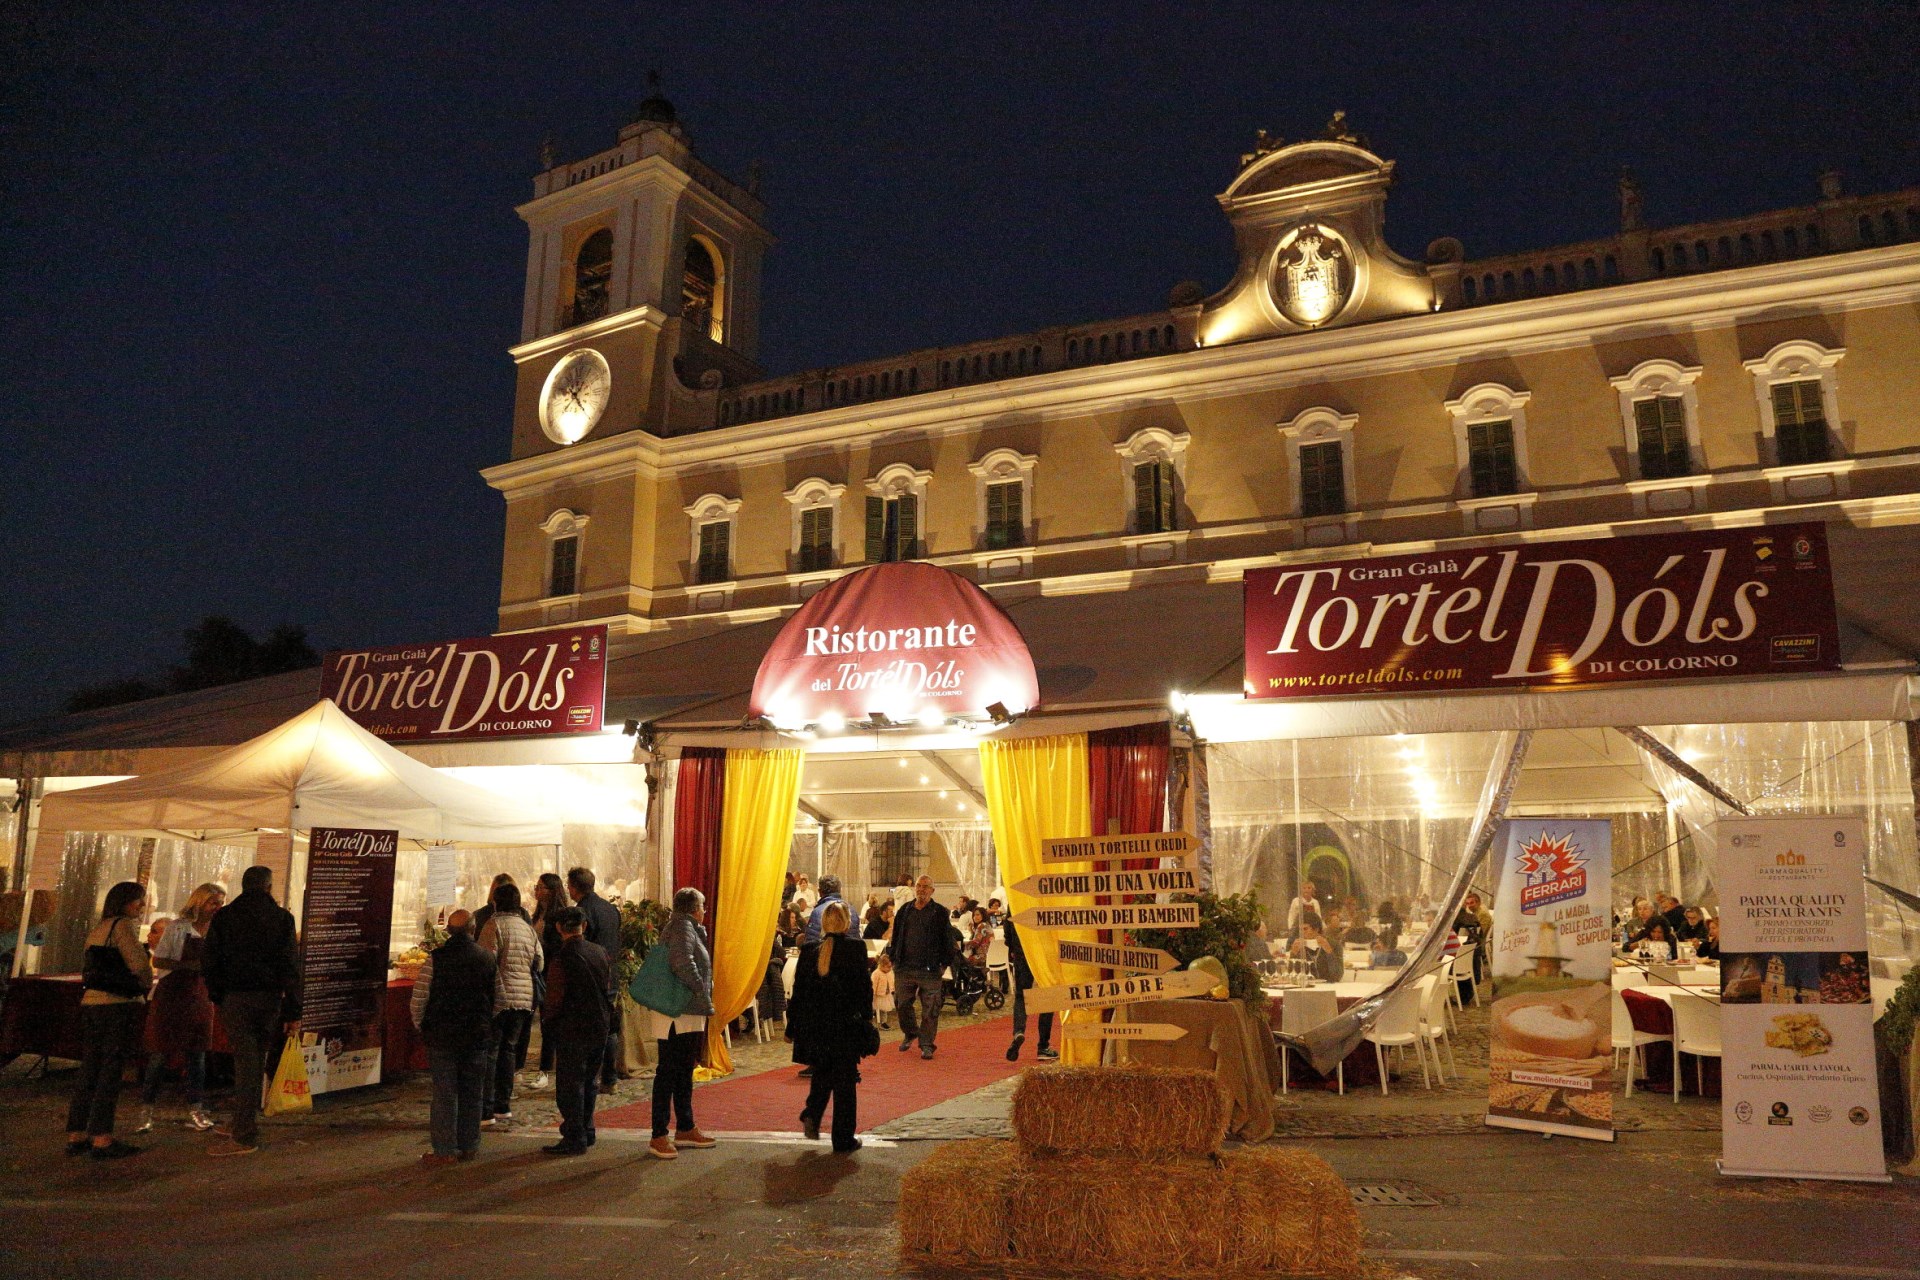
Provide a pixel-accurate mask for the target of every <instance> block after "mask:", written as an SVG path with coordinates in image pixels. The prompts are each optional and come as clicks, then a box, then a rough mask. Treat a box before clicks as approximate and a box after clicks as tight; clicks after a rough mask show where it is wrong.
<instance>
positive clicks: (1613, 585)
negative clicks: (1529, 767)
mask: <svg viewBox="0 0 1920 1280" xmlns="http://www.w3.org/2000/svg"><path fill="white" fill-rule="evenodd" d="M1245 590H1246V685H1245V693H1246V696H1247V697H1248V698H1315V697H1326V696H1329V695H1335V694H1343V693H1419V692H1424V691H1429V690H1443V689H1500V688H1523V687H1553V688H1574V687H1578V686H1581V685H1593V684H1608V683H1614V682H1619V681H1633V680H1674V679H1680V680H1697V679H1703V678H1723V677H1730V676H1762V675H1771V674H1778V673H1780V672H1786V671H1835V670H1838V669H1839V666H1840V653H1839V647H1840V642H1839V624H1838V621H1837V618H1836V614H1835V610H1834V603H1833V577H1832V570H1831V562H1830V561H1829V559H1828V554H1827V538H1826V528H1825V526H1824V525H1820V524H1783V525H1766V526H1762V527H1759V528H1745V529H1711V530H1703V531H1699V532H1688V533H1673V534H1654V535H1648V536H1645V537H1632V538H1597V539H1590V540H1584V541H1578V542H1541V543H1528V544H1524V545H1520V546H1508V547H1484V548H1466V549H1463V550H1459V551H1436V552H1430V553H1427V554H1423V555H1411V556H1383V557H1380V558H1377V559H1367V560H1342V561H1335V562H1332V563H1328V564H1318V565H1297V566H1296V565H1287V566H1282V567H1278V568H1272V569H1255V570H1251V571H1249V572H1248V574H1247V575H1246V585H1245Z"/></svg>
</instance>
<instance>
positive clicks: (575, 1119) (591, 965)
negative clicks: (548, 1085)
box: [540, 907, 613, 1156]
mask: <svg viewBox="0 0 1920 1280" xmlns="http://www.w3.org/2000/svg"><path fill="white" fill-rule="evenodd" d="M553 923H554V927H555V928H557V929H559V931H560V949H559V950H558V951H556V952H554V954H553V955H552V956H550V957H549V958H548V960H547V1003H546V1006H545V1008H543V1009H542V1010H541V1021H540V1035H541V1037H542V1039H543V1040H544V1042H545V1043H547V1044H551V1045H552V1046H553V1049H554V1074H555V1076H556V1083H555V1085H554V1102H555V1103H556V1104H557V1105H558V1106H559V1108H560V1141H558V1142H556V1143H554V1144H553V1145H552V1146H550V1147H542V1148H541V1150H543V1151H545V1152H547V1154H549V1155H556V1156H577V1155H580V1154H582V1153H583V1152H585V1151H586V1149H587V1148H588V1147H590V1146H592V1145H593V1138H594V1135H593V1104H594V1097H595V1093H596V1089H595V1081H596V1080H597V1079H598V1078H599V1075H600V1057H601V1055H602V1054H603V1053H605V1052H606V1045H607V1028H608V1026H609V1025H610V1024H611V1023H612V1002H611V1000H610V999H609V998H608V995H607V992H608V989H609V988H610V987H611V986H612V983H613V965H612V964H611V963H610V962H609V961H608V959H607V953H606V951H605V950H604V949H603V948H601V947H598V946H596V945H594V944H593V943H591V942H588V941H587V940H586V937H585V936H584V935H585V931H586V920H585V918H584V916H583V915H582V913H581V911H580V908H578V907H563V908H561V909H560V910H559V911H556V912H554V915H553Z"/></svg>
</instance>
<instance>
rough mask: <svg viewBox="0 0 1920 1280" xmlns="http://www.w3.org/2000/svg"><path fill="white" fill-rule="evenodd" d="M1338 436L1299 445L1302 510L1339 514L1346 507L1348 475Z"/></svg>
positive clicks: (1306, 512)
mask: <svg viewBox="0 0 1920 1280" xmlns="http://www.w3.org/2000/svg"><path fill="white" fill-rule="evenodd" d="M1341 447H1342V446H1341V444H1340V442H1339V441H1338V440H1328V441H1325V442H1323V443H1321V444H1304V445H1301V446H1300V514H1301V515H1303V516H1336V515H1339V514H1340V513H1341V512H1343V511H1345V510H1346V509H1347V475H1346V467H1345V465H1344V460H1343V459H1342V458H1341V456H1340V450H1341Z"/></svg>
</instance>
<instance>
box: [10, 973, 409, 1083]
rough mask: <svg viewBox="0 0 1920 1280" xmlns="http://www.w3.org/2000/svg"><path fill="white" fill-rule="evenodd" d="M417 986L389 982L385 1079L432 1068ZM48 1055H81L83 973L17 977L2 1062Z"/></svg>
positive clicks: (220, 1048)
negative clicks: (417, 1015) (415, 1007)
mask: <svg viewBox="0 0 1920 1280" xmlns="http://www.w3.org/2000/svg"><path fill="white" fill-rule="evenodd" d="M412 999H413V983H412V982H411V981H409V980H407V979H404V978H403V979H400V980H398V981H395V982H389V983H388V984H387V1009H386V1014H387V1029H386V1030H387V1039H386V1053H385V1055H384V1059H385V1062H384V1065H385V1075H386V1076H387V1078H388V1079H397V1078H400V1077H402V1076H405V1075H406V1074H407V1073H408V1072H411V1071H425V1070H426V1069H427V1047H426V1045H424V1044H422V1043H421V1042H420V1034H419V1032H417V1031H415V1030H414V1026H413V1017H412V1015H411V1013H410V1012H409V1010H408V1005H409V1003H410V1002H411V1001H412ZM207 1047H208V1048H209V1049H210V1050H211V1051H212V1052H214V1053H231V1052H232V1051H233V1050H232V1046H230V1045H229V1044H228V1043H227V1037H226V1034H225V1033H224V1032H223V1031H222V1030H221V1029H220V1020H219V1019H218V1018H215V1019H214V1020H213V1036H212V1038H211V1040H210V1041H209V1042H208V1046H207ZM20 1054H36V1055H37V1054H44V1055H46V1056H48V1057H52V1058H67V1059H70V1060H75V1061H77V1060H78V1059H79V1057H80V978H79V975H78V974H58V975H54V976H41V975H32V976H27V977H20V978H15V979H14V980H13V981H12V983H11V984H9V985H8V987H7V1002H6V1005H5V1007H4V1008H0V1058H9V1057H15V1056H18V1055H20Z"/></svg>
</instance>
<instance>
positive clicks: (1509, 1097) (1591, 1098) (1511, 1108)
mask: <svg viewBox="0 0 1920 1280" xmlns="http://www.w3.org/2000/svg"><path fill="white" fill-rule="evenodd" d="M1612 867H1613V825H1612V824H1611V823H1610V822H1608V821H1607V820H1606V819H1604V818H1602V819H1598V820H1593V819H1567V818H1524V819H1522V818H1515V819H1513V820H1511V821H1509V822H1508V823H1507V824H1506V828H1505V835H1504V840H1503V850H1502V854H1501V859H1500V878H1499V880H1498V881H1497V885H1496V889H1495V893H1494V904H1493V937H1492V938H1491V939H1490V940H1489V942H1488V944H1487V945H1488V947H1489V948H1490V954H1489V956H1488V966H1489V968H1490V969H1491V971H1492V974H1493V1008H1492V1010H1491V1012H1492V1015H1493V1026H1492V1031H1491V1033H1490V1037H1489V1044H1488V1055H1487V1057H1488V1077H1489V1085H1488V1095H1487V1123H1488V1124H1490V1125H1494V1126H1497V1127H1501V1128H1508V1129H1537V1130H1540V1131H1542V1132H1545V1133H1561V1134H1567V1135H1569V1136H1571V1137H1576V1138H1598V1139H1600V1140H1601V1141H1604V1142H1611V1141H1613V1006H1612V1004H1611V999H1612V996H1613V972H1612V971H1613V948H1612V915H1611V912H1610V911H1609V899H1610V896H1611V893H1612V879H1613V872H1612Z"/></svg>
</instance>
